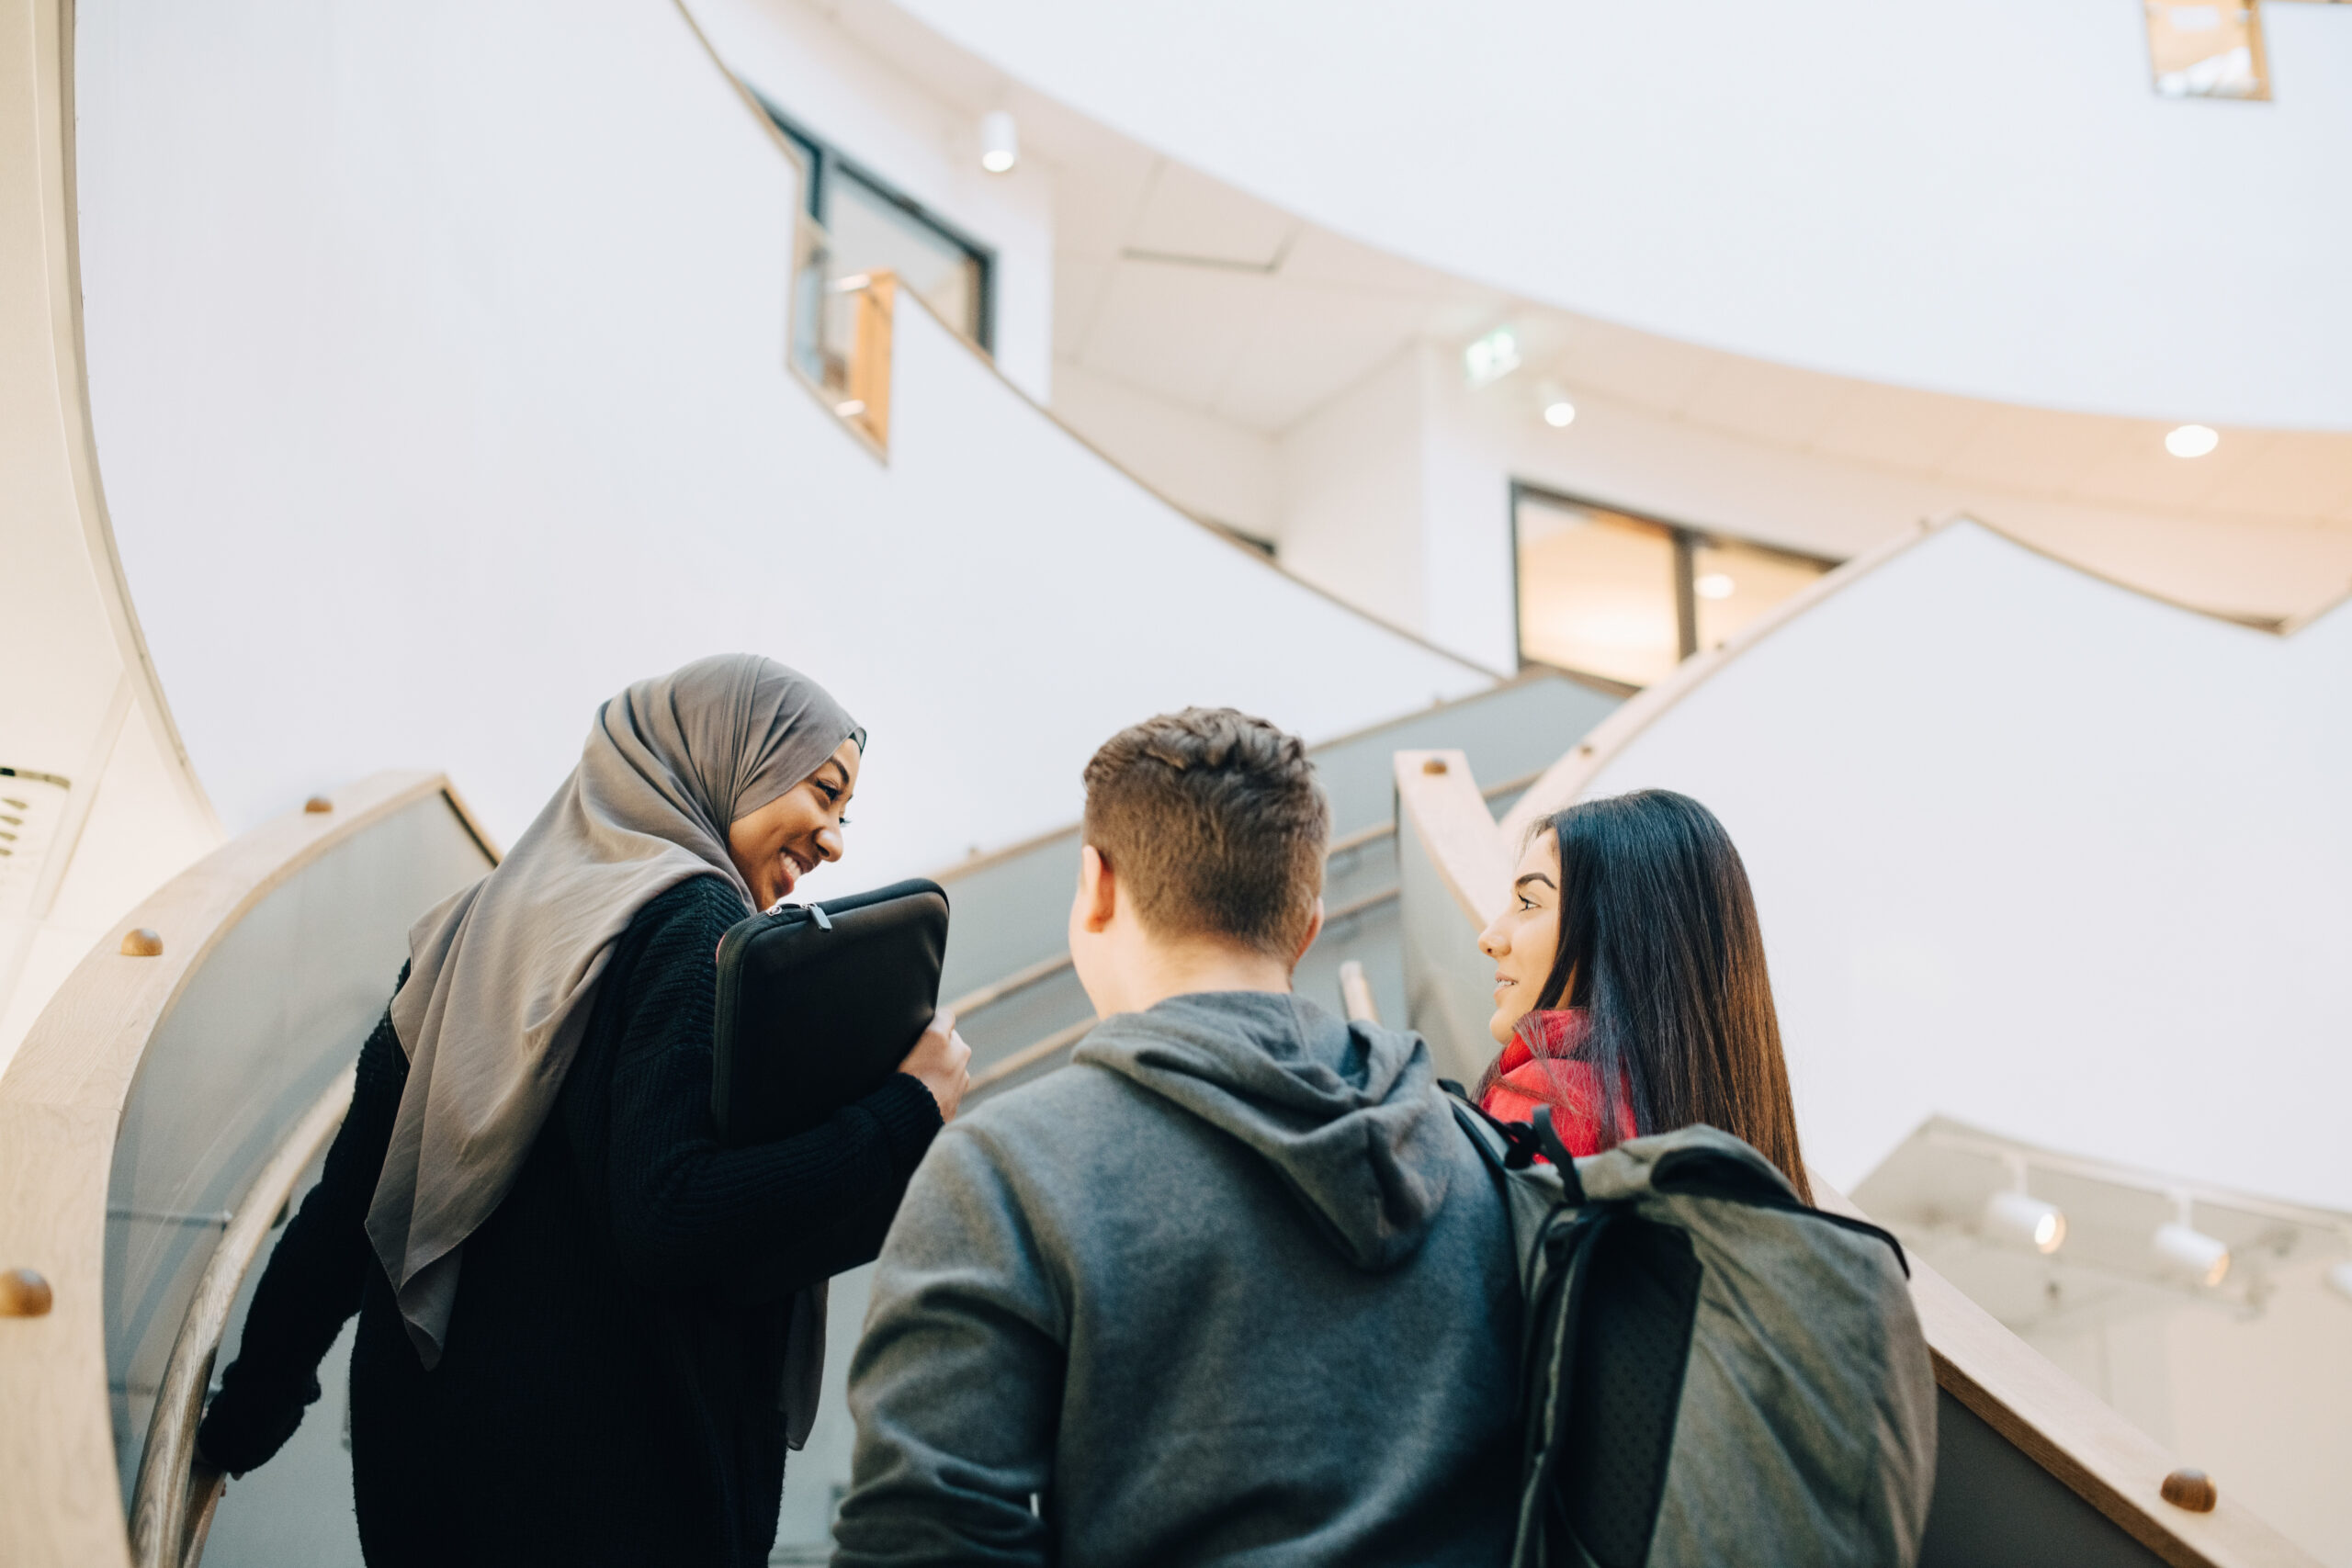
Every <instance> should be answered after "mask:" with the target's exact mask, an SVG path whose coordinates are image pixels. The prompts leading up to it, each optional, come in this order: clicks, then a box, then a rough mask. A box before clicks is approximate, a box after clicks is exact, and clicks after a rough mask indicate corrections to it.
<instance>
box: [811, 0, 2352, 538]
mask: <svg viewBox="0 0 2352 1568" xmlns="http://www.w3.org/2000/svg"><path fill="white" fill-rule="evenodd" d="M830 14H831V16H832V17H833V19H834V20H835V21H836V22H837V23H838V24H839V25H841V26H842V27H843V28H846V29H848V30H850V31H852V32H853V33H854V34H856V35H857V36H859V37H861V38H863V39H865V41H866V42H867V43H868V44H869V45H871V46H872V47H873V48H875V49H876V51H878V52H880V53H881V54H883V55H884V57H885V58H888V59H890V60H892V61H894V62H897V63H898V64H899V66H900V67H901V68H902V69H904V70H906V71H907V72H908V73H910V75H913V76H914V77H916V78H917V79H918V80H919V81H920V82H922V84H923V85H925V86H926V87H927V88H929V89H930V90H931V91H933V92H934V93H937V94H939V95H940V96H943V97H944V98H945V99H946V100H947V101H949V102H951V103H955V104H958V105H960V106H962V107H965V108H967V110H968V112H970V113H972V114H974V115H975V116H977V115H978V114H979V113H980V112H982V111H983V110H984V109H986V108H989V107H999V106H1003V107H1011V108H1012V110H1013V111H1014V113H1015V114H1016V116H1017V118H1018V119H1019V122H1020V125H1021V131H1022V139H1023V156H1024V157H1035V158H1041V159H1044V160H1046V161H1047V162H1049V163H1050V164H1052V165H1053V166H1054V168H1055V172H1056V207H1055V212H1056V216H1055V222H1056V239H1055V268H1056V282H1055V298H1054V340H1055V341H1054V353H1055V356H1056V358H1057V360H1059V361H1062V362H1064V363H1069V364H1075V365H1078V366H1080V367H1083V368H1084V369H1086V370H1087V371H1090V372H1091V373H1093V374H1094V375H1097V376H1101V377H1105V378H1110V379H1112V380H1114V381H1118V382H1121V383H1124V384H1125V385H1126V386H1127V387H1129V388H1132V389H1136V390H1139V391H1143V392H1146V393H1148V394H1151V395H1152V396H1155V397H1158V398H1159V399H1161V400H1165V401H1167V402H1170V403H1172V404H1175V405H1177V406H1179V407H1181V408H1182V409H1185V410H1188V411H1191V412H1196V413H1203V414H1208V415H1211V416H1214V417H1216V418H1217V419H1220V420H1223V421H1226V422H1227V423H1231V424H1233V425H1234V426H1236V427H1238V428H1239V429H1242V430H1246V431H1250V432H1252V433H1255V434H1260V435H1267V436H1273V435H1279V434H1282V433H1283V431H1285V430H1287V429H1288V428H1289V427H1291V426H1292V425H1294V424H1295V423H1297V422H1298V421H1299V420H1300V419H1302V418H1304V417H1305V416H1306V415H1307V414H1308V413H1311V412H1313V411H1314V410H1316V409H1317V407H1319V406H1321V405H1322V404H1323V403H1324V402H1326V401H1327V400H1329V399H1331V398H1333V397H1335V396H1337V395H1338V394H1339V393H1340V392H1342V391H1344V390H1346V389H1348V388H1350V387H1351V386H1353V385H1354V384H1355V383H1356V382H1358V381H1359V380H1361V379H1362V378H1363V377H1364V376H1365V375H1367V374H1368V373H1370V372H1371V371H1373V370H1374V369H1375V368H1377V367H1379V366H1381V365H1382V364H1384V363H1385V362H1386V361H1387V360H1388V359H1389V358H1390V357H1391V356H1393V355H1396V354H1397V353H1399V352H1401V351H1402V350H1403V349H1404V348H1405V347H1406V346H1407V345H1408V344H1411V343H1413V342H1414V341H1415V340H1417V339H1423V338H1429V339H1436V340H1440V341H1443V342H1446V343H1449V344H1459V343H1464V342H1467V341H1468V340H1469V339H1470V338H1472V337H1474V336H1476V335H1477V334H1478V333H1483V332H1485V331H1487V330H1488V329H1490V328H1492V327H1494V326H1496V325H1499V324H1509V325H1510V326H1512V327H1513V328H1514V329H1515V330H1516V331H1517V332H1518V333H1519V336H1520V340H1521V349H1522V352H1523V353H1524V355H1526V361H1527V362H1526V365H1525V366H1524V367H1523V368H1522V369H1521V371H1519V372H1518V373H1517V376H1516V378H1515V379H1516V380H1518V381H1520V382H1521V384H1523V385H1524V386H1526V387H1527V388H1528V397H1529V402H1530V418H1531V419H1532V418H1533V417H1534V408H1533V403H1534V397H1533V389H1534V387H1535V386H1536V384H1537V383H1538V382H1539V381H1542V380H1545V379H1550V380H1555V381H1557V382H1559V383H1560V384H1561V385H1563V386H1564V387H1566V389H1569V390H1570V391H1571V392H1575V391H1578V390H1582V391H1589V392H1592V393H1597V394H1600V395H1603V396H1606V397H1609V398H1612V399H1615V400H1620V401H1622V402H1625V403H1629V404H1632V405H1634V406H1635V407H1637V408H1640V409H1643V410H1645V411H1648V412H1652V413H1655V414H1658V415H1661V416H1664V417H1667V418H1669V419H1674V420H1678V421H1682V422H1685V423H1690V424H1691V425H1694V426H1701V427H1705V428H1708V429H1712V430H1715V431H1720V432H1724V433H1727V434H1733V435H1736V436H1739V437H1742V438H1745V439H1747V440H1751V441H1755V442H1758V443H1762V444H1765V445H1768V446H1776V447H1781V448H1783V449H1794V450H1798V451H1804V452H1813V453H1818V454H1821V455H1823V456H1826V457H1833V458H1837V459H1839V460H1842V461H1845V462H1849V463H1854V464H1860V465H1864V466H1867V467H1870V468H1880V469H1885V470H1891V471H1894V472H1898V473H1903V474H1908V475H1914V476H1920V477H1925V478H1931V479H1941V480H1948V481H1951V482H1952V483H1954V484H1957V485H1961V486H1964V487H1967V489H1968V490H1969V491H1991V492H2006V493H2009V494H2021V495H2030V496H2035V497H2041V498H2048V499H2053V500H2060V501H2067V502H2081V503H2085V504H2090V505H2099V506H2109V507H2121V508H2128V509H2131V510H2134V511H2138V512H2143V513H2165V514H2168V515H2173V516H2177V517H2184V518H2194V519H2199V520H2211V521H2218V522H2226V521H2228V520H2230V519H2233V518H2238V519H2256V518H2259V519H2265V520H2270V521H2281V520H2283V521H2292V522H2301V523H2308V524H2318V525H2327V526H2329V527H2330V528H2335V527H2341V526H2345V525H2352V434H2332V433H2330V434H2324V433H2310V432H2301V431H2267V430H2260V429H2250V428H2238V427H2229V426H2224V427H2222V443H2221V446H2220V447H2219V449H2218V450H2216V451H2215V452H2214V453H2213V454H2212V455H2211V456H2209V457H2202V458H2198V459H2194V460H2183V459H2180V458H2177V457H2172V456H2171V455H2170V454H2169V453H2167V452H2166V451H2165V448H2164V440H2163V438H2164V435H2165V432H2166V430H2168V429H2169V428H2170V423H2169V422H2165V421H2154V420H2144V419H2132V418H2124V417H2116V416H2109V415H2100V414H2085V413H2073V412H2060V411H2055V410H2051V409H2041V408H2030V407H2024V406H2020V405H2018V404H2013V403H2001V402H1995V401H1990V400H1981V399H1971V398H1961V397H1953V396H1948V395H1944V394H1939V393H1934V392H1926V391H1919V390H1915V389H1910V388H1905V387H1896V386H1889V385H1885V384H1883V383H1879V382H1872V381H1865V380H1860V379H1855V378H1846V377H1838V376H1830V375H1825V374H1821V373H1819V372H1815V371H1810V370H1803V369H1798V368H1795V367H1790V366H1786V365H1781V364H1775V363H1772V362H1770V361H1767V360H1762V359H1756V358H1751V357H1747V356H1744V355H1735V354H1728V353H1724V352H1722V351H1720V350H1715V349H1710V348H1704V347H1701V346H1699V345H1697V344H1690V343H1685V342H1679V341H1677V340H1675V339H1672V338H1668V337H1662V336H1659V335H1657V334H1655V333H1647V332H1642V331H1637V330H1635V329H1633V328H1631V327H1625V326H1621V325H1617V324H1614V323H1611V322H1608V321H1600V320H1596V319H1593V318H1590V317H1586V316H1579V315H1576V314H1573V313H1571V312H1568V311H1565V310H1556V309H1553V308H1549V307H1545V306H1540V305H1537V304H1534V303H1532V302H1530V301H1528V300H1526V299H1514V298H1513V297H1511V296H1510V295H1508V294H1505V293H1503V292H1501V291H1499V290H1497V289H1494V288H1487V287H1486V286H1483V285H1481V284H1477V283H1474V282H1471V281H1468V280H1466V279H1463V278H1459V277H1453V276H1447V275H1445V274H1442V273H1440V272H1437V271H1434V270H1431V269H1430V268H1428V267H1425V266H1422V265H1418V264H1416V263H1413V262H1409V261H1407V260H1404V259H1402V258H1400V257H1398V256H1396V255H1393V254H1387V253H1385V252H1382V251H1379V250H1375V249H1373V248H1372V247H1370V246H1367V245H1363V244H1360V243H1355V242H1352V241H1350V240H1347V239H1344V238H1341V237H1340V236H1339V235H1337V234H1335V233H1332V232H1331V231H1329V230H1327V229H1323V228H1320V227H1317V225H1315V224H1312V223H1309V222H1306V221H1305V220H1301V219H1299V218H1297V217H1295V216H1294V215H1293V214H1290V213H1287V212H1284V211H1283V210H1281V209H1277V208H1274V207H1272V206H1269V205H1267V204H1266V203H1265V202H1262V201H1261V200H1258V199H1257V198H1255V197H1251V196H1249V195H1247V194H1245V193H1243V192H1241V191H1239V190H1238V189H1236V188H1234V187H1233V186H1229V185H1227V184H1224V183H1222V182H1220V181H1218V180H1216V179H1213V178H1211V177H1209V176H1208V175H1204V174H1202V173H1200V172H1198V171H1196V170H1194V169H1192V168H1190V167H1187V166H1186V165H1184V164H1181V163H1178V162H1176V161H1174V160H1173V159H1170V158H1167V157H1164V156H1162V155H1160V154H1159V153H1158V152H1153V151H1151V150H1150V149H1148V148H1146V147H1143V146H1141V145H1138V144H1137V143H1136V142H1135V141H1131V140H1130V139H1128V138H1127V137H1125V136H1124V135H1122V134H1120V133H1119V132H1117V131H1114V130H1111V129H1109V128H1108V127H1106V126H1104V125H1103V124H1101V123H1099V122H1097V121H1095V120H1093V119H1091V118H1087V117H1086V116H1084V115H1081V114H1080V113H1078V112H1076V111H1074V110H1072V109H1070V108H1069V107H1065V106H1064V105H1062V104H1060V103H1058V102H1057V101H1055V100H1053V99H1051V98H1048V97H1046V96H1043V95H1041V94H1038V93H1035V92H1033V91H1030V90H1028V89H1026V88H1024V87H1023V86H1021V85H1019V84H1017V83H1013V82H1012V81H1009V80H1008V79H1006V78H1005V77H1004V76H1003V75H1002V74H1001V73H999V72H998V71H997V69H996V68H995V67H994V66H992V65H989V64H988V63H986V62H982V61H980V60H978V59H976V58H975V57H973V56H972V55H970V54H968V53H967V52H966V51H964V50H963V49H962V48H960V47H959V46H957V45H956V44H954V43H952V42H949V41H948V40H946V39H943V38H941V37H940V36H939V35H938V34H936V33H934V32H933V31H931V30H930V28H927V27H926V26H925V25H924V24H922V22H919V21H916V20H914V19H912V18H911V17H909V16H908V15H907V14H906V13H905V12H903V11H900V10H899V8H898V7H897V6H895V5H893V4H891V3H889V0H842V4H840V5H838V6H832V7H831V8H830ZM1113 455H1114V457H1115V456H1116V454H1115V453H1114V454H1113Z"/></svg>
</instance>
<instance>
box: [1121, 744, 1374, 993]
mask: <svg viewBox="0 0 2352 1568" xmlns="http://www.w3.org/2000/svg"><path fill="white" fill-rule="evenodd" d="M1083 831H1084V834H1085V839H1086V842H1088V843H1090V844H1091V845H1093V846H1094V849H1095V851H1096V852H1097V853H1099V854H1101V855H1102V857H1103V859H1104V860H1105V861H1107V862H1109V863H1110V865H1111V869H1112V870H1113V872H1114V873H1115V874H1117V876H1118V879H1119V885H1120V886H1122V887H1123V888H1125V890H1126V892H1127V895H1128V897H1132V898H1134V900H1135V906H1136V915H1137V917H1138V918H1140V919H1142V921H1143V923H1144V925H1145V926H1146V927H1147V928H1148V929H1149V930H1151V931H1154V932H1157V933H1158V934H1159V935H1162V936H1214V937H1220V938H1223V939H1225V940H1226V941H1228V942H1234V943H1237V944H1238V945H1240V946H1243V947H1247V948H1250V949H1251V950H1253V951H1255V952H1258V953H1265V954H1266V955H1267V956H1269V957H1272V958H1279V959H1282V960H1283V961H1284V962H1288V961H1289V960H1290V959H1292V958H1294V957H1295V956H1297V953H1298V947H1299V943H1300V942H1304V941H1305V940H1306V931H1307V926H1308V924H1309V923H1310V922H1311V921H1312V920H1313V919H1314V918H1315V900H1316V899H1317V898H1318V897H1322V893H1323V852H1324V849H1325V847H1326V845H1327V843H1328V842H1329V839H1330V836H1331V807H1330V805H1329V802H1327V801H1326V800H1325V799H1324V798H1323V790H1322V787H1321V786H1320V785H1319V784H1317V783H1316V782H1315V764H1314V763H1312V762H1310V761H1307V758H1306V747H1305V746H1304V745H1302V744H1300V742H1299V739H1298V738H1297V737H1296V736H1295V735H1287V734H1284V733H1283V731H1282V730H1279V729H1277V728H1274V727H1273V726H1272V725H1271V724H1268V723H1267V722H1266V721H1265V720H1264V719H1262V718H1251V717H1250V716H1249V715H1247V714H1242V713H1236V712H1235V711H1234V710H1233V709H1231V708H1186V709H1185V710H1184V711H1183V712H1182V713H1164V714H1161V715H1159V716H1158V717H1156V718H1148V719H1146V720H1144V721H1143V722H1142V723H1141V724H1137V725H1131V726H1129V727H1128V728H1125V729H1123V730H1121V731H1119V733H1118V734H1116V735H1114V736H1113V737H1111V739H1108V740H1106V741H1104V742H1103V749H1102V750H1099V751H1097V752H1095V753H1094V760H1093V761H1090V762H1089V763H1087V764H1086V821H1085V826H1084V829H1083Z"/></svg>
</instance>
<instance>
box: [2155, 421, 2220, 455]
mask: <svg viewBox="0 0 2352 1568" xmlns="http://www.w3.org/2000/svg"><path fill="white" fill-rule="evenodd" d="M2221 444H2222V434H2221V432H2219V431H2217V430H2215V429H2214V428H2213V427H2212V426H2211V425H2209V424H2184V425H2182V426H2181V427H2180V428H2179V429H2178V430H2176V431H2174V432H2173V433H2172V434H2169V435H2167V436H2165V451H2167V452H2169V453H2171V454H2172V455H2173V456H2174V457H2203V456H2205V454H2206V453H2208V452H2211V450H2212V449H2213V448H2214V447H2216V446H2220V445H2221Z"/></svg>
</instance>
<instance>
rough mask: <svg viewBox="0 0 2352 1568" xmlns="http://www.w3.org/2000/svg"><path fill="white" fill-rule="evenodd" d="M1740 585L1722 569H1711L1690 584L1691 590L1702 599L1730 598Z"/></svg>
mask: <svg viewBox="0 0 2352 1568" xmlns="http://www.w3.org/2000/svg"><path fill="white" fill-rule="evenodd" d="M1738 586H1739V584H1738V583H1736V582H1734V581H1732V580H1731V579H1730V578H1728V577H1725V576H1724V574H1723V573H1722V572H1720V571H1711V572H1709V573H1707V575H1706V576H1704V577H1702V578H1701V579H1700V580H1699V581H1696V582H1694V583H1692V584H1691V592H1693V593H1696V594H1697V595H1698V596H1699V597H1700V598H1702V599H1728V598H1730V597H1731V596H1732V592H1733V590H1735V589H1736V588H1737V587H1738Z"/></svg>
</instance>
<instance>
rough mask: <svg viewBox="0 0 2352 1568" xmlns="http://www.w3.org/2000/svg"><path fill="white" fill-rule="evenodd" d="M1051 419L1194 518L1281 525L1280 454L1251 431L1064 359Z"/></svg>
mask: <svg viewBox="0 0 2352 1568" xmlns="http://www.w3.org/2000/svg"><path fill="white" fill-rule="evenodd" d="M1054 417H1055V418H1057V419H1058V420H1060V421H1061V422H1062V423H1064V424H1067V425H1069V427H1070V428H1071V429H1072V430H1074V431H1076V432H1077V433H1078V434H1080V435H1082V436H1084V437H1085V438H1086V439H1087V440H1088V441H1090V442H1091V443H1093V444H1094V445H1095V446H1099V447H1101V448H1102V449H1103V451H1104V452H1107V453H1109V454H1110V455H1111V456H1112V457H1114V458H1115V459H1117V461H1118V463H1119V465H1120V466H1121V467H1122V468H1125V469H1127V470H1128V471H1129V472H1130V473H1132V474H1134V475H1135V476H1136V478H1137V479H1142V480H1143V481H1144V482H1145V483H1146V484H1148V485H1150V486H1151V487H1152V488H1153V489H1154V490H1156V491H1159V493H1160V494H1162V495H1164V496H1166V497H1167V498H1168V499H1169V500H1170V501H1172V502H1175V503H1176V504H1177V505H1179V506H1182V507H1183V508H1184V509H1185V510H1186V511H1188V512H1191V513H1193V514H1194V515H1196V516H1200V517H1206V518H1209V519H1211V520H1212V521H1215V522H1217V523H1222V524H1224V525H1226V526H1227V527H1229V528H1234V529H1238V530H1239V531H1240V532H1242V533H1244V534H1247V535H1249V536H1250V537H1251V538H1253V539H1272V538H1273V537H1275V536H1277V535H1279V534H1280V533H1281V532H1282V531H1283V513H1282V468H1281V462H1280V458H1279V456H1278V453H1277V449H1276V446H1275V444H1274V442H1273V441H1272V439H1270V438H1269V437H1267V436H1264V435H1261V434H1259V433H1258V432H1256V431H1254V430H1250V429H1246V428H1244V427H1243V426H1241V425H1238V424H1236V423H1233V422H1232V421H1230V420H1223V419H1219V418H1217V417H1216V415H1214V414H1208V413H1203V412H1199V411H1197V410H1194V409H1188V408H1185V407H1182V405H1180V404H1177V403H1172V402H1170V401H1169V400H1167V399H1165V398H1158V397H1154V396H1152V395H1151V394H1150V393H1148V392H1142V391H1137V390H1136V389H1134V388H1132V387H1129V386H1127V385H1125V383H1123V382H1119V381H1115V380H1113V379H1112V378H1110V377H1108V376H1104V375H1102V374H1100V373H1098V372H1095V371H1091V370H1087V369H1084V368H1082V367H1080V366H1077V365H1073V364H1071V363H1070V362H1069V361H1068V360H1063V361H1061V362H1059V363H1057V365H1056V366H1055V367H1054ZM1291 564H1292V565H1293V566H1294V567H1298V566H1299V563H1298V562H1296V561H1294V562H1292V563H1291Z"/></svg>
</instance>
